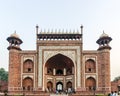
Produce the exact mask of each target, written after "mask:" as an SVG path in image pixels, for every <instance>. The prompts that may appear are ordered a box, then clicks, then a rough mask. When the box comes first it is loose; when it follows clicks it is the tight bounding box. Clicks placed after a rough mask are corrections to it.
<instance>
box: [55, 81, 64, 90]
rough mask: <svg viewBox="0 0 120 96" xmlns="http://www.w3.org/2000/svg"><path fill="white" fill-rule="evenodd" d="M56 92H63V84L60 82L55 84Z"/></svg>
mask: <svg viewBox="0 0 120 96" xmlns="http://www.w3.org/2000/svg"><path fill="white" fill-rule="evenodd" d="M56 90H57V91H58V92H61V91H63V83H62V82H58V83H57V84H56Z"/></svg>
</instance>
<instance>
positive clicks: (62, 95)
mask: <svg viewBox="0 0 120 96" xmlns="http://www.w3.org/2000/svg"><path fill="white" fill-rule="evenodd" d="M50 96H68V95H66V94H50Z"/></svg>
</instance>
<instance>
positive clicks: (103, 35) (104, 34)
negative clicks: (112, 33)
mask: <svg viewBox="0 0 120 96" xmlns="http://www.w3.org/2000/svg"><path fill="white" fill-rule="evenodd" d="M103 37H109V35H108V34H106V33H105V32H104V31H103V33H102V35H101V36H100V38H103Z"/></svg>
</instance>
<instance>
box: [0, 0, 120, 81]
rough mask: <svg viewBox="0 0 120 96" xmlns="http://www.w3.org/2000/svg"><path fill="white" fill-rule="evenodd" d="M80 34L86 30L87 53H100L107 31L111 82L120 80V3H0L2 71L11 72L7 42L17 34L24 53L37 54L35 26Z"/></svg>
mask: <svg viewBox="0 0 120 96" xmlns="http://www.w3.org/2000/svg"><path fill="white" fill-rule="evenodd" d="M36 24H38V25H39V27H40V29H41V28H42V29H43V30H44V29H47V30H48V29H65V30H66V29H68V30H70V29H71V30H74V29H75V30H77V29H79V27H80V25H81V24H82V25H83V26H84V33H83V34H84V35H83V36H84V50H97V48H98V45H97V44H96V40H97V39H98V38H99V36H100V35H101V34H102V32H103V30H104V31H105V33H107V34H108V35H109V36H111V37H112V38H113V41H112V42H111V44H110V45H111V46H112V50H111V80H113V78H114V77H116V76H120V63H119V58H120V57H119V53H120V43H119V41H120V0H0V33H1V38H0V45H1V46H0V53H1V54H0V58H1V59H0V67H3V68H5V69H6V70H8V50H7V46H8V45H9V44H8V42H7V41H6V38H7V37H8V36H10V34H12V33H14V31H15V30H16V32H17V33H18V34H19V36H20V37H21V39H22V40H23V42H24V43H23V44H22V46H21V48H22V49H23V50H28V49H29V50H35V48H36V42H35V40H36V38H35V35H36V33H35V26H36Z"/></svg>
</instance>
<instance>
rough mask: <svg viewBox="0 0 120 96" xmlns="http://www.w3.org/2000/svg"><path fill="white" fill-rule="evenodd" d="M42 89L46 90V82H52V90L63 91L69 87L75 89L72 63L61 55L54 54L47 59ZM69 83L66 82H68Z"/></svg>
mask: <svg viewBox="0 0 120 96" xmlns="http://www.w3.org/2000/svg"><path fill="white" fill-rule="evenodd" d="M44 69H45V70H44V77H45V78H44V81H43V82H44V87H45V89H46V88H47V85H48V84H47V83H48V82H47V81H49V80H52V81H53V89H52V90H58V91H63V90H66V89H68V85H70V84H71V85H70V87H73V88H75V66H74V63H73V61H72V60H71V59H70V58H69V57H67V56H65V55H63V54H56V55H54V56H52V57H51V58H49V59H48V60H47V62H46V63H45V66H44ZM69 80H70V81H71V82H68V81H69Z"/></svg>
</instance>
